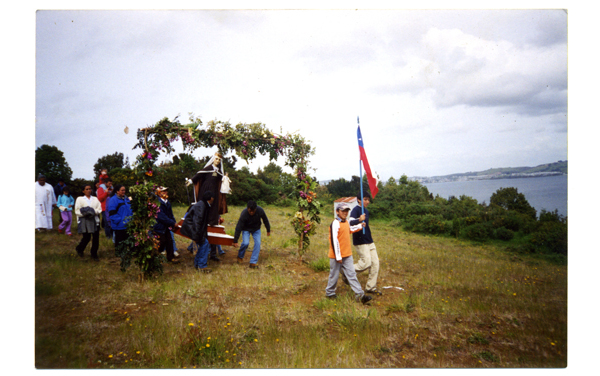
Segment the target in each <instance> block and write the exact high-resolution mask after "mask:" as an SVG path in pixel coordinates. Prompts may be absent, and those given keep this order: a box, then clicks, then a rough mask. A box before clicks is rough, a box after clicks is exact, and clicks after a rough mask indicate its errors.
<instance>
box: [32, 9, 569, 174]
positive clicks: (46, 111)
mask: <svg viewBox="0 0 600 376" xmlns="http://www.w3.org/2000/svg"><path fill="white" fill-rule="evenodd" d="M35 24H36V35H35V36H36V42H35V51H36V58H35V63H36V64H35V72H36V79H35V146H36V148H37V147H39V146H41V145H43V144H48V145H54V146H56V147H58V148H59V149H60V150H61V151H63V152H64V155H65V158H66V160H67V163H68V164H69V166H70V167H71V169H72V170H73V178H85V179H91V178H92V177H93V165H94V164H95V163H96V162H97V161H98V158H100V157H102V156H104V155H107V154H113V153H115V152H120V153H123V154H124V155H126V156H128V157H129V160H130V161H133V160H135V156H136V155H138V154H139V149H137V150H132V147H133V146H134V145H135V144H136V142H137V141H136V132H135V130H136V129H138V128H143V127H147V126H151V125H153V124H155V123H156V122H158V121H159V120H160V119H162V118H164V117H168V118H170V119H173V118H175V117H176V116H177V115H180V118H179V119H180V120H181V121H182V122H183V123H185V122H187V120H188V117H189V116H188V114H189V113H193V114H194V115H195V116H199V117H200V118H201V119H202V121H203V122H204V123H206V122H208V121H209V120H221V121H229V122H230V123H231V124H237V123H248V124H249V123H257V122H260V123H263V124H265V126H266V127H267V128H269V129H271V130H273V131H274V132H277V133H279V132H283V133H284V134H285V133H293V132H299V133H300V134H301V135H302V136H303V137H305V138H306V139H307V140H308V141H309V142H310V143H311V145H313V146H314V148H315V155H314V156H313V157H312V158H311V167H313V168H314V169H315V171H314V175H315V176H316V177H317V179H318V180H321V181H323V180H329V179H339V178H345V179H349V178H350V177H351V176H352V175H358V174H359V154H358V143H357V137H356V128H357V118H358V117H359V118H360V125H361V131H362V135H363V139H364V145H365V150H366V153H367V156H368V159H369V163H370V165H371V169H372V170H373V171H374V172H375V173H376V174H377V175H378V176H379V178H380V179H381V180H383V181H386V180H387V179H389V178H390V177H394V178H396V179H397V178H399V177H400V176H401V175H403V174H406V175H408V176H436V175H447V174H451V173H458V172H467V171H480V170H485V169H488V168H495V167H518V166H536V165H539V164H544V163H551V162H556V161H558V160H567V159H568V158H567V12H565V11H564V10H561V9H550V10H390V9H386V10H377V9H371V10H364V9H363V10H350V9H346V10H340V9H338V10H325V9H317V10H274V9H271V10H186V11H175V10H173V11H165V10H156V11H142V10H131V11H119V10H113V11H108V10H80V11H70V10H40V11H38V12H37V15H36V20H35ZM125 127H128V128H129V130H130V132H129V134H125V132H124V129H125ZM181 151H183V150H182V147H181V146H180V144H179V146H178V152H181ZM210 153H211V150H206V149H204V150H202V149H199V150H197V151H195V152H194V156H195V157H198V158H200V157H204V156H205V155H208V154H210ZM171 158H172V156H163V157H162V159H161V160H165V161H169V160H171ZM267 163H269V160H268V158H267V157H262V158H258V159H256V160H255V161H253V162H252V163H251V164H250V165H249V167H250V169H251V170H253V171H256V169H257V168H259V167H264V166H265V165H266V164H267ZM283 163H284V160H283V159H280V160H279V161H278V164H279V165H283ZM245 164H246V163H245V162H243V161H240V162H238V165H237V167H238V168H239V167H241V166H243V165H245ZM286 171H287V172H291V170H286Z"/></svg>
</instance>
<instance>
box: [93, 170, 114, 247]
mask: <svg viewBox="0 0 600 376" xmlns="http://www.w3.org/2000/svg"><path fill="white" fill-rule="evenodd" d="M112 191H113V186H112V180H110V178H108V177H106V178H105V179H103V180H101V181H100V186H98V190H97V191H96V197H97V198H98V201H100V205H101V206H102V227H104V234H105V235H106V237H107V238H109V239H112V228H111V227H110V217H109V215H108V211H107V210H106V205H107V204H108V199H109V198H110V195H111V194H112Z"/></svg>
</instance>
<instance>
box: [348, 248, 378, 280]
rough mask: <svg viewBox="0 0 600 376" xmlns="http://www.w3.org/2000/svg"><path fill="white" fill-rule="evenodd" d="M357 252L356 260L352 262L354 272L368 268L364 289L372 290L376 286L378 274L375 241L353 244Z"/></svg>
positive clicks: (360, 271)
mask: <svg viewBox="0 0 600 376" xmlns="http://www.w3.org/2000/svg"><path fill="white" fill-rule="evenodd" d="M354 247H356V253H358V262H357V263H356V264H354V270H355V271H356V273H362V272H364V271H365V270H367V269H369V277H368V278H367V285H366V286H365V290H367V291H368V290H373V289H374V288H376V287H377V276H378V275H379V257H378V256H377V249H376V248H375V243H371V244H361V245H355V246H354Z"/></svg>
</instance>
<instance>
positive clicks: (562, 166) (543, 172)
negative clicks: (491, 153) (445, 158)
mask: <svg viewBox="0 0 600 376" xmlns="http://www.w3.org/2000/svg"><path fill="white" fill-rule="evenodd" d="M568 170H569V168H568V162H567V161H558V162H554V163H546V164H543V165H539V166H535V167H503V168H490V169H488V170H485V171H478V172H464V173H456V174H450V175H444V176H431V177H412V178H410V180H417V181H420V182H423V183H439V182H447V181H465V180H486V179H507V178H531V177H539V176H552V175H566V174H568Z"/></svg>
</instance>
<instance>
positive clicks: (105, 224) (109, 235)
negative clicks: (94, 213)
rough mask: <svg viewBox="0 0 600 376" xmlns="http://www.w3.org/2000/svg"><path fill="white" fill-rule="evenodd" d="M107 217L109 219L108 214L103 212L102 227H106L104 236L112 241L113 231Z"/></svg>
mask: <svg viewBox="0 0 600 376" xmlns="http://www.w3.org/2000/svg"><path fill="white" fill-rule="evenodd" d="M107 217H108V212H107V211H103V212H102V227H104V235H106V237H107V238H109V239H112V229H111V228H110V220H109V219H108V218H107Z"/></svg>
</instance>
